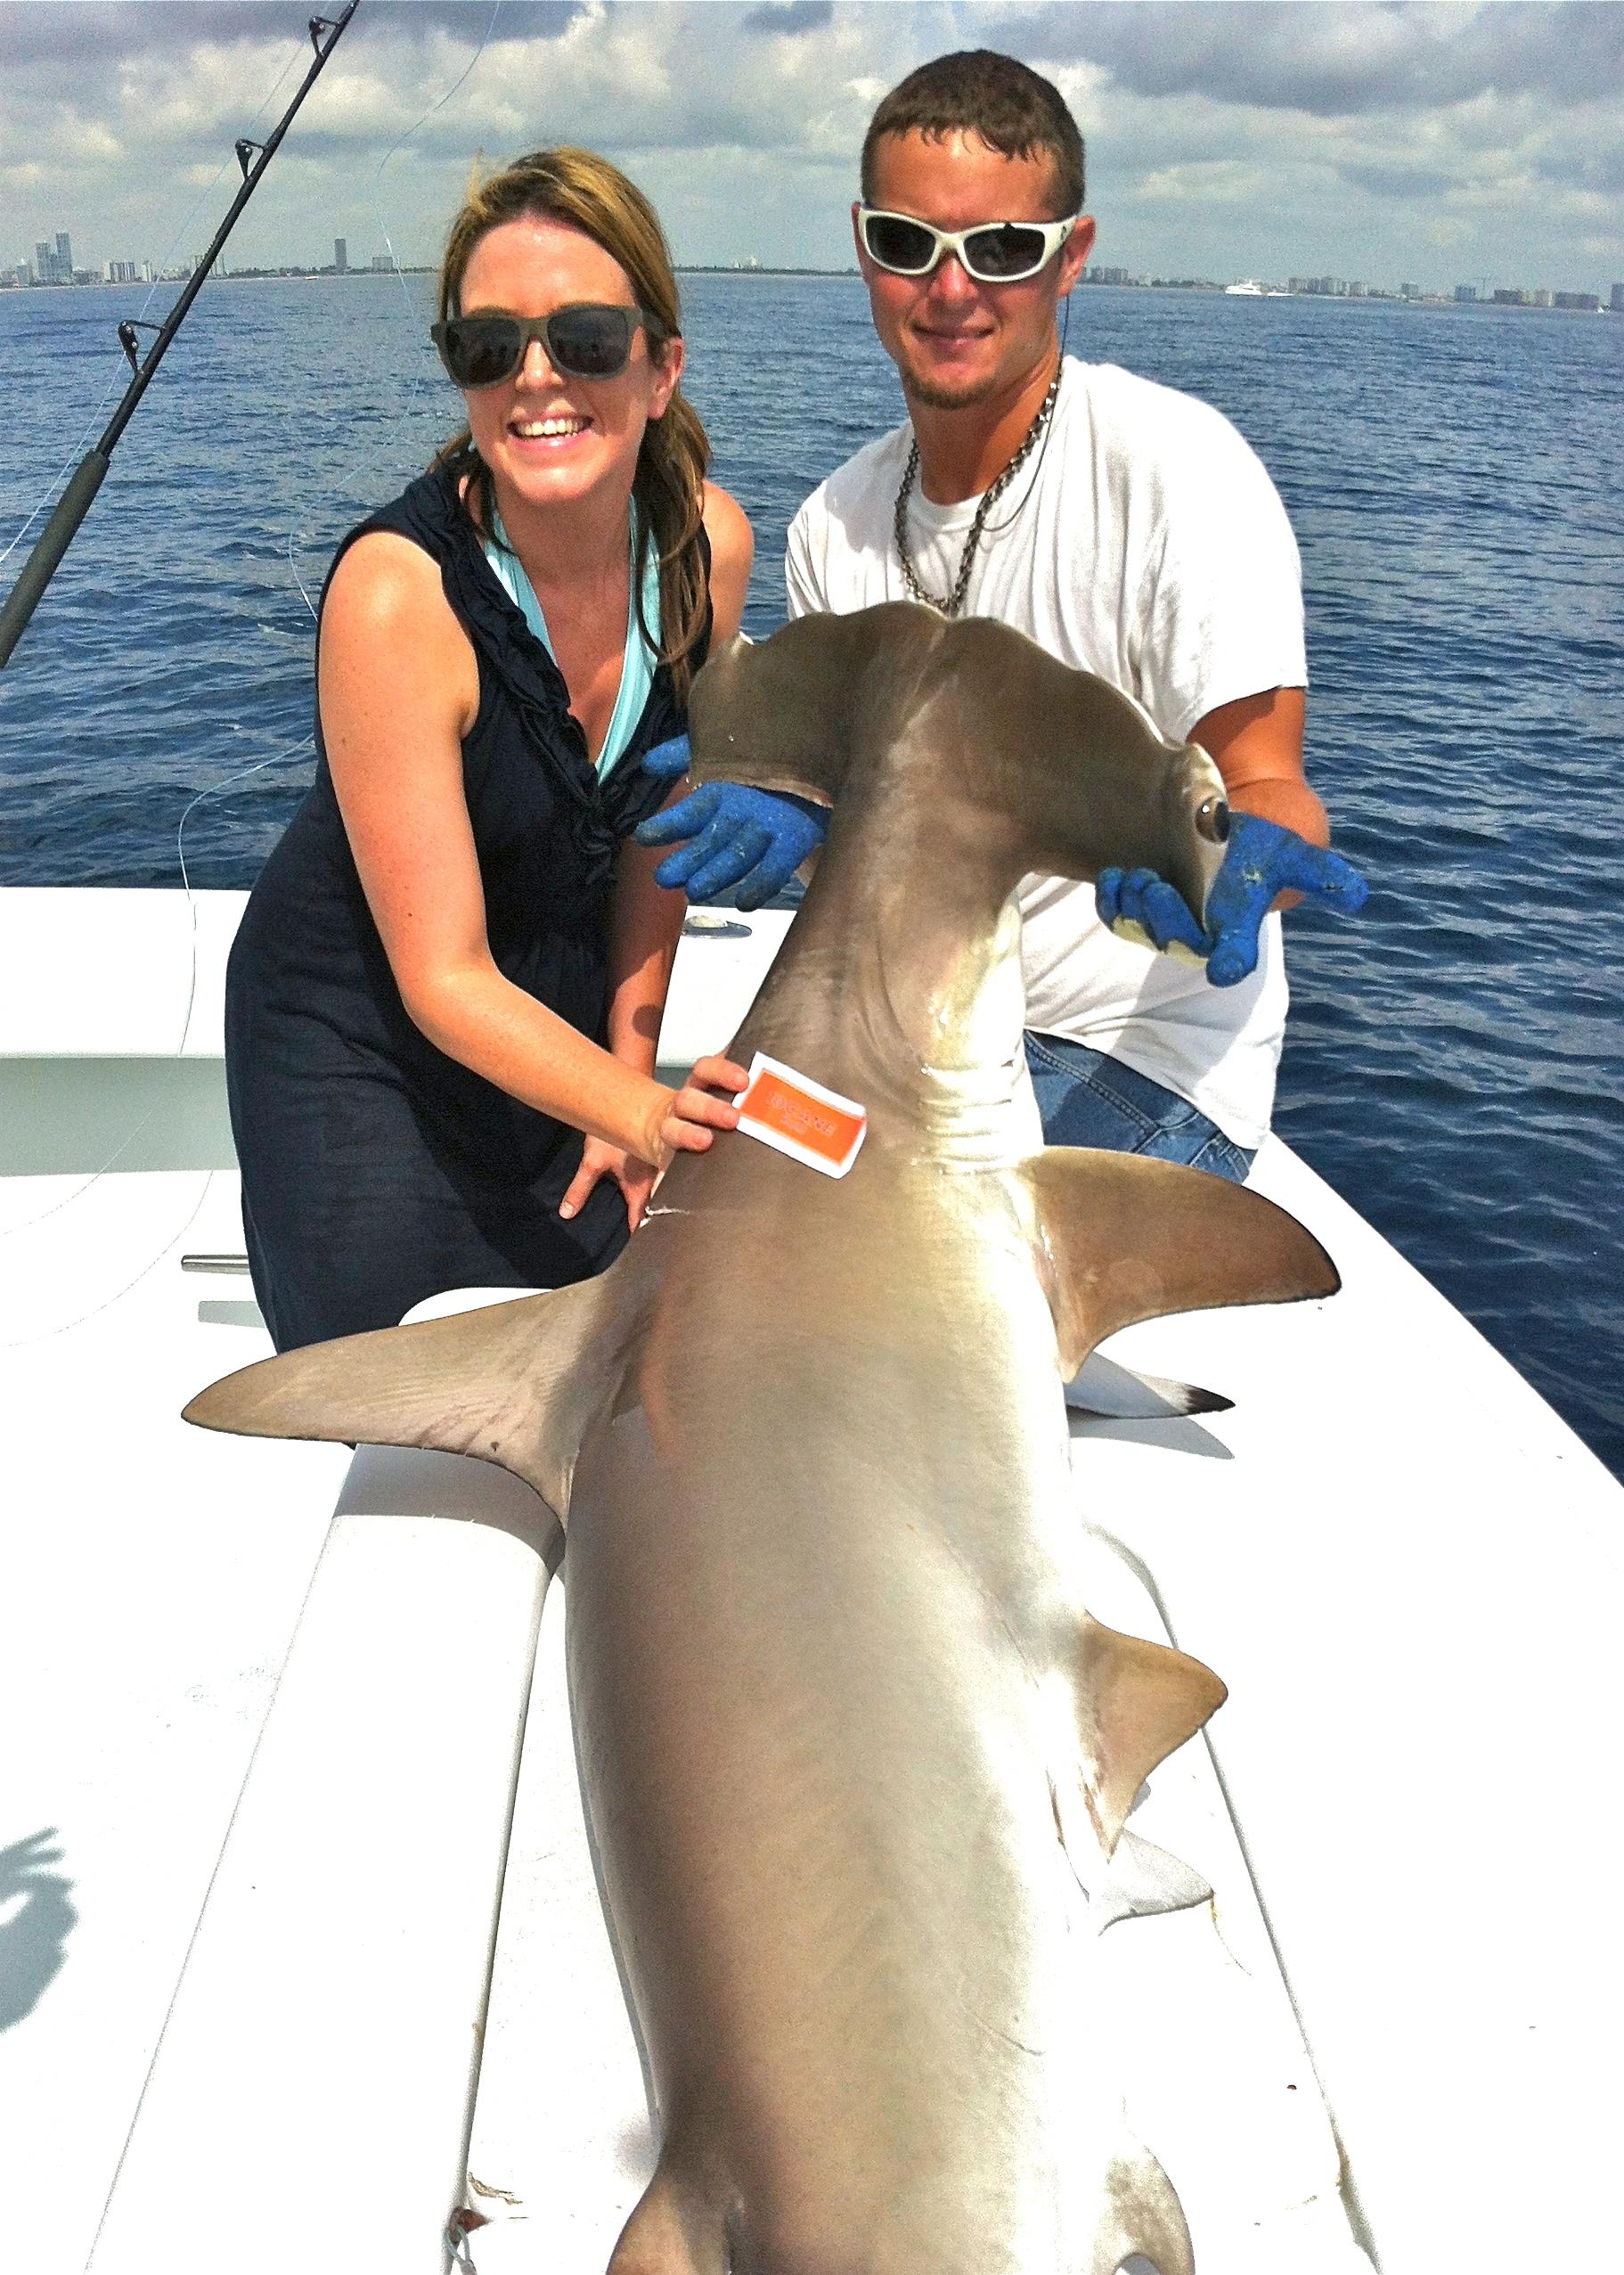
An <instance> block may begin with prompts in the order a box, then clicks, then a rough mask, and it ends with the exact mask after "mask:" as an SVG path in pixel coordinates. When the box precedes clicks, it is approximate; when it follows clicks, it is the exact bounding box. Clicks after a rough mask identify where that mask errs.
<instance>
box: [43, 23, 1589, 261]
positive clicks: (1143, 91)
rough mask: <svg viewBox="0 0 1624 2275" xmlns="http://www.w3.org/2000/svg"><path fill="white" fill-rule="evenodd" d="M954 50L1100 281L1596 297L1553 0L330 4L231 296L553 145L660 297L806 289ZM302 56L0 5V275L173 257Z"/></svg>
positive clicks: (1582, 66) (242, 249) (296, 30)
mask: <svg viewBox="0 0 1624 2275" xmlns="http://www.w3.org/2000/svg"><path fill="white" fill-rule="evenodd" d="M980 44H985V45H994V46H1000V47H1002V48H1004V49H1005V50H1006V51H1007V52H1009V53H1017V54H1020V55H1022V56H1024V58H1025V59H1026V60H1027V61H1030V62H1032V65H1033V66H1034V68H1036V69H1039V70H1043V71H1044V72H1045V73H1046V74H1048V75H1049V77H1051V78H1054V79H1055V80H1056V82H1057V85H1058V86H1060V87H1061V89H1062V92H1063V93H1064V94H1065V96H1066V98H1067V100H1068V101H1069V102H1071V104H1072V106H1073V110H1075V112H1076V114H1077V117H1078V119H1079V122H1080V124H1081V127H1082V128H1083V130H1084V134H1085V136H1086V137H1087V140H1088V144H1089V198H1088V205H1089V210H1090V211H1091V212H1093V213H1094V215H1095V217H1096V218H1097V220H1098V223H1099V232H1100V233H1099V241H1098V250H1099V256H1100V258H1101V260H1102V261H1103V262H1105V263H1106V264H1107V265H1111V266H1120V267H1122V269H1123V270H1125V271H1128V272H1130V273H1134V274H1141V273H1146V272H1149V271H1153V270H1154V271H1155V272H1158V273H1163V274H1189V275H1199V276H1204V277H1211V278H1212V279H1214V280H1216V281H1219V282H1227V281H1235V280H1239V279H1241V278H1245V277H1260V278H1269V277H1273V278H1277V279H1280V278H1284V277H1285V276H1288V275H1290V274H1297V275H1300V276H1307V275H1325V274H1338V275H1342V276H1349V277H1365V278H1369V279H1375V278H1383V279H1391V280H1392V281H1393V282H1394V285H1395V286H1396V285H1397V284H1398V283H1399V282H1400V281H1403V280H1408V281H1410V282H1414V283H1416V284H1417V285H1419V286H1421V287H1423V288H1424V289H1425V290H1426V291H1428V292H1429V293H1432V294H1445V295H1447V294H1449V293H1450V292H1451V291H1453V289H1454V287H1455V286H1456V285H1457V283H1460V282H1463V281H1473V282H1480V283H1481V282H1483V281H1485V280H1488V281H1489V289H1490V290H1492V289H1494V287H1495V286H1497V285H1498V286H1500V287H1502V288H1504V289H1517V288H1521V289H1523V290H1526V291H1543V290H1550V291H1553V292H1555V291H1569V292H1591V293H1595V294H1597V295H1599V296H1600V297H1601V298H1602V299H1606V298H1607V296H1608V294H1609V292H1610V291H1611V288H1612V284H1613V283H1614V282H1617V281H1618V280H1619V279H1620V277H1621V276H1624V211H1621V210H1620V208H1621V204H1624V201H1621V200H1620V198H1619V196H1618V188H1619V184H1620V182H1624V105H1621V104H1620V102H1619V99H1618V98H1619V96H1620V93H1621V92H1624V11H1620V10H1619V9H1616V8H1595V7H1588V6H1586V5H1583V4H1579V0H1566V4H1561V5H1557V6H1555V7H1535V6H1524V5H1522V4H1518V0H1506V4H1501V5H1491V6H1472V5H1457V6H1452V7H1448V8H1441V9H1440V8H1437V7H1432V6H1423V5H1414V6H1410V5H1400V6H1384V5H1372V4H1366V0H1324V4H1320V0H1268V4H1253V0H1208V4H1194V5H1179V4H1172V0H1169V4H1163V5H1155V4H1152V5H1141V4H1135V0H1123V4H1116V0H1098V4H1094V5H1074V4H1070V0H1055V4H1049V5H1044V6H1041V7H1033V6H1030V5H1028V6H1025V7H1022V6H1020V5H1018V4H1009V0H999V4H975V5H946V4H934V0H890V4H885V5H879V4H868V5H855V4H836V0H760V4H754V5H747V4H744V0H737V4H736V0H544V4H537V0H364V4H363V7H362V8H361V9H360V10H359V11H358V12H357V14H356V17H355V20H354V23H353V24H352V26H351V28H350V29H349V30H348V31H347V33H346V36H345V40H344V43H343V45H342V46H341V47H340V49H339V53H337V55H336V56H335V58H334V61H333V63H332V65H331V69H330V70H329V72H328V73H327V74H326V75H324V78H323V81H322V86H320V87H319V88H318V89H317V90H316V91H315V93H314V94H313V96H312V99H311V102H310V104H309V105H308V106H307V108H306V111H305V112H304V113H303V114H302V115H301V117H300V118H299V119H298V121H297V122H296V124H295V127H294V128H293V131H292V132H291V133H290V136H289V139H288V142H287V143H286V144H285V145H284V146H283V148H282V151H279V153H278V155H277V158H276V160H275V161H274V163H273V166H272V167H271V168H269V169H267V173H266V178H265V183H264V184H263V185H262V187H261V189H260V190H259V192H257V195H256V198H255V200H254V202H253V203H252V204H251V205H250V207H249V209H248V211H247V212H246V213H245V214H244V216H243V217H242V220H241V223H240V224H239V226H238V230H237V232H236V233H234V235H233V241H232V246H231V250H230V255H229V258H230V261H231V265H232V266H233V267H239V266H241V267H262V268H266V269H271V268H279V267H284V266H322V265H324V254H323V253H322V252H321V251H319V250H318V249H319V248H323V247H325V246H328V245H331V241H332V240H333V238H335V237H339V236H342V237H345V238H347V241H349V243H351V244H352V245H355V246H357V247H365V248H366V251H365V253H364V255H360V254H358V256H357V265H358V266H364V265H366V263H368V262H370V260H371V258H372V255H373V253H374V251H378V252H383V251H385V250H386V249H392V250H393V252H394V254H395V255H396V257H397V258H399V260H400V262H401V263H402V265H403V266H410V267H419V266H429V265H432V264H433V263H434V262H435V260H436V259H437V254H438V250H439V246H440V242H441V240H442V237H443V233H444V229H445V224H446V222H447V220H448V218H449V217H450V215H451V213H452V212H453V209H454V208H455V206H456V205H457V203H458V202H459V200H460V199H461V194H462V192H463V189H464V187H465V184H466V182H467V178H468V175H469V166H470V163H471V161H472V160H473V158H474V156H475V154H476V152H481V151H482V152H483V153H484V156H485V160H486V164H487V165H494V164H496V163H499V162H500V161H501V160H502V159H504V158H505V157H508V156H510V155H511V154H513V153H514V152H515V151H518V150H521V149H524V148H526V147H533V146H535V144H537V143H542V142H545V141H550V140H564V139H569V140H580V141H583V142H587V143H592V144H593V145H594V146H596V147H598V148H600V149H603V150H605V151H607V152H608V154H609V155H611V156H613V157H615V158H616V160H618V161H619V162H620V163H621V164H623V165H624V166H625V168H627V170H628V171H629V172H630V173H631V174H632V176H633V178H635V179H636V180H638V181H639V182H640V183H641V184H642V185H643V186H644V187H645V188H646V189H647V190H648V191H649V194H650V195H651V196H652V197H653V198H654V200H655V202H656V203H657V206H658V207H659V209H660V211H661V213H662V216H663V217H664V219H665V224H666V227H667V230H668V232H669V234H670V236H671V239H672V242H673V250H674V252H675V255H676V258H677V259H678V260H679V262H680V263H681V264H682V265H684V266H735V265H739V264H741V263H742V262H744V261H745V260H747V259H749V258H755V259H756V260H758V261H760V262H761V263H763V265H764V266H782V267H792V268H794V267H806V268H819V269H828V270H840V269H843V268H845V267H847V266H850V265H851V261H852V251H851V239H850V225H849V220H848V217H847V209H848V206H849V202H850V199H851V197H852V194H853V190H854V188H855V178H854V177H855V173H856V160H857V152H858V149H859V145H860V143H861V135H862V130H863V127H864V125H865V124H866V121H867V118H868V116H869V112H870V111H871V110H872V107H873V104H874V102H875V101H876V100H877V97H878V95H879V94H881V93H883V92H884V90H885V87H886V86H888V85H890V84H892V83H894V80H895V79H896V78H899V77H900V76H902V73H903V72H904V71H905V70H908V69H909V68H910V67H911V66H912V65H913V64H914V63H916V62H918V61H921V60H923V59H924V58H925V57H926V56H928V55H930V54H933V53H943V52H945V51H946V50H948V49H950V48H951V47H954V46H963V45H980ZM308 54H309V45H308V39H307V37H306V33H305V29H304V15H303V12H302V11H301V8H300V7H298V6H285V5H283V4H282V0H274V4H273V0H208V4H206V5H200V4H197V0H119V4H112V5H102V4H96V0H28V4H26V5H21V4H12V0H0V150H3V151H4V153H5V155H4V158H0V265H4V267H5V268H7V269H9V270H10V272H11V273H12V275H13V277H14V276H15V274H16V270H17V267H18V266H19V265H20V263H21V262H22V260H23V259H24V258H29V259H30V260H31V259H32V258H33V254H34V251H35V250H37V244H38V242H39V241H40V238H41V233H42V230H43V229H44V228H45V223H46V221H47V220H49V222H50V224H51V228H52V232H54V229H55V227H56V226H57V225H58V224H59V223H60V224H61V225H63V226H65V229H66V231H67V233H69V234H70V235H71V237H72V239H73V241H74V242H75V243H76V244H77V245H78V246H79V247H80V248H81V253H80V260H81V262H82V263H83V264H84V265H86V266H93V265H94V266H98V267H99V266H102V264H103V263H104V262H105V261H108V260H119V261H129V260H132V259H134V260H135V261H137V262H147V263H150V264H151V265H152V266H154V267H165V266H175V265H177V264H178V263H180V262H181V261H184V259H186V258H189V256H190V254H191V253H192V250H193V249H194V248H195V247H196V246H197V245H198V244H200V243H202V242H206V241H207V240H208V236H209V235H210V234H211V233H212V230H213V227H214V225H215V224H216V221H217V220H218V218H219V217H220V215H221V214H222V213H223V212H224V207H225V205H226V203H227V202H228V201H229V198H230V195H231V193H232V191H233V187H234V176H235V172H236V168H235V163H234V160H233V157H232V144H233V140H234V138H235V137H236V136H237V135H241V134H249V135H253V134H255V133H259V134H263V133H265V131H266V128H267V126H268V124H269V122H270V121H271V120H272V119H274V118H275V117H276V115H277V114H278V111H279V110H280V109H281V107H282V103H283V102H285V101H286V100H287V96H288V94H289V93H290V91H291V87H292V86H293V85H294V84H296V83H297V81H296V79H295V78H293V77H292V76H291V73H292V71H293V69H294V67H295V65H297V64H298V61H299V58H300V57H301V55H302V56H303V57H304V58H305V59H306V61H307V59H308ZM279 74H280V75H281V77H280V79H279Z"/></svg>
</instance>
